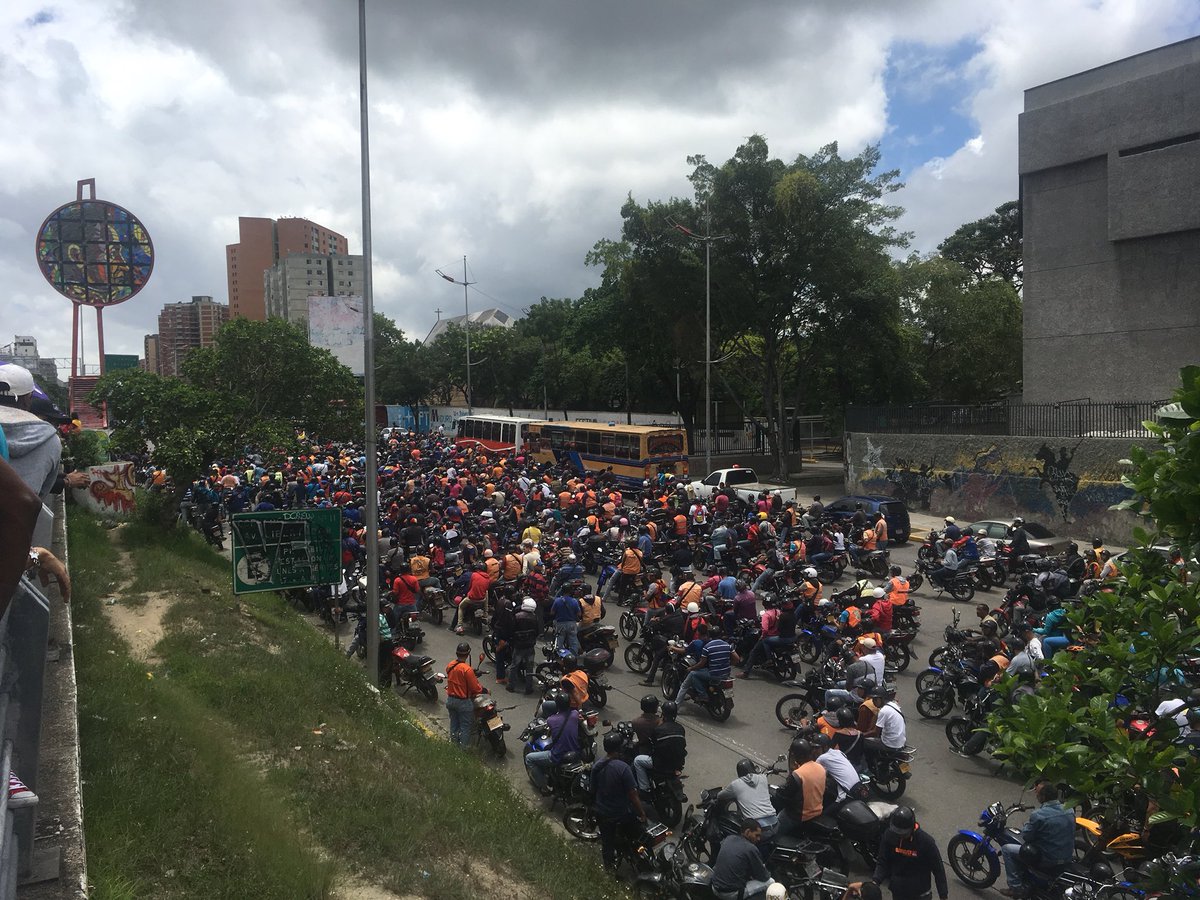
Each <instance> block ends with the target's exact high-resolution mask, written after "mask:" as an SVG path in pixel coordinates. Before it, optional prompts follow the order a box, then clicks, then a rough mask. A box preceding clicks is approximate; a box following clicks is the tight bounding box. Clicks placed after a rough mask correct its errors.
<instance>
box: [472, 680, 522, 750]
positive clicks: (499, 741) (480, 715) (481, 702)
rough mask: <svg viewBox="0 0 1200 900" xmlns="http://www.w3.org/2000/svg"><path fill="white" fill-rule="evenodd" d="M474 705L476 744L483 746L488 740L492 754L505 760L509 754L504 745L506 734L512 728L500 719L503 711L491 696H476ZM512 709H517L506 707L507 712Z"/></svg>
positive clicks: (484, 694) (485, 694)
mask: <svg viewBox="0 0 1200 900" xmlns="http://www.w3.org/2000/svg"><path fill="white" fill-rule="evenodd" d="M474 704H475V743H477V744H482V743H483V742H484V740H486V741H487V742H488V745H489V746H490V747H491V748H492V753H494V754H495V755H496V756H497V757H498V758H503V757H504V755H505V754H506V753H508V747H507V746H505V743H504V732H506V731H508V730H509V729H510V728H511V727H512V726H511V725H507V724H505V722H504V719H502V718H501V717H500V712H501V710H500V708H499V707H498V706H496V701H495V699H494V698H493V697H492V696H491V695H490V694H487V693H483V694H478V695H476V697H475V700H474ZM510 709H516V707H515V706H507V707H505V710H510Z"/></svg>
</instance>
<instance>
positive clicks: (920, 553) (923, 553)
mask: <svg viewBox="0 0 1200 900" xmlns="http://www.w3.org/2000/svg"><path fill="white" fill-rule="evenodd" d="M932 552H933V550H932V549H930V548H929V547H926V546H925V545H924V544H922V545H921V546H920V547H918V548H917V559H919V560H921V561H922V562H924V561H925V560H927V559H929V556H930V554H931V553H932Z"/></svg>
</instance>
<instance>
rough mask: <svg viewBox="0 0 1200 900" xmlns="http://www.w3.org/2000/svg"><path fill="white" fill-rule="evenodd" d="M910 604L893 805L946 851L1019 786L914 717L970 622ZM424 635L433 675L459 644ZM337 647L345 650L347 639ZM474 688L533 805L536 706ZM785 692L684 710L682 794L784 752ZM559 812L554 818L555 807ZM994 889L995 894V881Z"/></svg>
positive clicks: (626, 698)
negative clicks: (721, 715) (900, 769)
mask: <svg viewBox="0 0 1200 900" xmlns="http://www.w3.org/2000/svg"><path fill="white" fill-rule="evenodd" d="M812 490H813V491H814V492H815V493H819V494H822V496H826V497H836V496H840V494H839V492H838V486H832V485H831V486H828V487H826V488H825V489H824V490H822V488H821V487H820V486H817V487H814V488H813V489H812ZM914 527H915V526H914ZM917 546H918V543H916V542H913V543H909V544H908V545H907V546H903V547H898V548H893V552H892V558H893V560H895V561H896V562H897V564H899V565H901V566H903V567H904V570H905V571H906V572H908V571H911V569H912V566H913V562H914V560H915V557H916V549H917ZM848 582H849V576H848V575H847V576H843V578H842V580H841V582H839V583H838V584H839V586H842V585H844V584H846V583H848ZM992 594H993V595H995V594H998V590H997V589H993V590H992ZM914 596H915V597H916V599H917V600H918V602H919V603H920V604H921V608H922V627H921V633H920V634H919V635H918V636H917V638H916V640H915V641H914V648H915V651H916V654H917V658H916V659H914V661H913V663H912V664H911V665H910V667H909V669H908V671H907V672H905V673H903V674H902V675H900V676H899V682H898V683H899V700H900V703H901V706H902V708H903V709H904V711H905V717H906V719H907V722H908V742H909V744H910V745H912V746H914V747H916V748H917V758H916V760H915V761H914V763H913V777H912V779H911V780H910V781H909V783H908V790H907V792H906V794H905V795H904V798H903V800H902V801H901V802H903V803H908V804H911V805H912V806H913V807H914V808H915V809H916V811H917V814H918V817H919V819H920V821H921V824H922V827H924V828H926V829H927V830H928V831H929V833H930V834H932V835H933V836H934V837H936V838H937V840H938V843H939V845H941V846H942V848H943V851H944V848H945V846H946V842H947V841H949V839H950V838H951V837H952V836H953V835H954V833H955V831H956V830H957V829H959V828H964V827H970V828H974V826H975V823H976V821H977V817H978V815H979V811H980V810H981V809H982V808H983V807H984V806H986V805H987V804H988V803H990V802H992V801H993V800H1004V801H1006V802H1011V801H1015V800H1016V799H1017V797H1018V796H1019V795H1020V794H1021V785H1019V784H1017V783H1015V782H1014V781H1013V780H1012V779H1011V778H1009V777H1007V776H1006V775H1004V774H1000V773H999V772H998V767H997V765H996V764H995V763H992V762H990V761H988V760H987V759H986V758H984V759H963V758H961V757H958V756H955V755H953V754H952V753H950V752H949V750H948V749H947V747H948V745H947V741H946V737H945V732H944V725H945V723H944V720H931V721H928V722H926V721H922V720H921V718H920V717H919V716H918V715H917V713H916V708H915V701H916V688H915V676H916V674H917V672H919V671H920V670H921V669H922V668H923V667H924V666H925V665H926V662H925V658H926V657H927V656H928V654H929V652H930V651H931V650H932V649H933V648H934V647H936V646H937V645H938V644H939V643H940V642H941V634H942V630H943V628H944V626H945V625H947V624H949V622H950V619H951V611H952V609H953V608H954V607H958V608H960V610H961V613H962V616H963V618H964V621H965V620H967V619H972V620H973V613H972V608H973V603H972V604H964V603H956V602H955V601H953V600H950V599H949V597H948V596H947V597H946V598H945V599H936V598H935V596H934V594H933V593H932V592H931V591H930V589H929V588H927V587H924V588H922V590H921V591H919V592H917V593H916V594H915V595H914ZM981 596H983V597H986V596H987V595H981ZM618 610H619V608H618V607H614V608H613V609H610V610H609V612H608V616H607V618H606V620H605V621H606V623H608V624H614V625H615V624H616V616H617V614H618V612H617V611H618ZM447 621H449V620H448V619H447ZM422 627H423V628H425V631H426V641H425V644H424V645H423V648H422V649H423V650H424V652H426V653H428V654H429V655H431V656H433V657H434V659H436V660H437V664H438V667H439V668H442V667H444V666H445V664H446V663H447V662H448V661H449V660H451V659H453V656H454V647H455V645H456V644H457V642H458V640H459V638H457V637H456V636H455V635H454V634H452V633H451V632H450V631H449V630H448V629H445V628H436V627H433V626H431V625H429V624H428V623H427V622H426V623H423V625H422ZM468 640H471V643H472V647H473V650H474V653H475V654H476V655H478V653H479V641H478V639H477V638H476V639H472V638H470V637H468ZM342 641H343V645H344V642H345V637H343V638H342ZM488 668H489V670H490V669H492V668H493V667H491V665H490V664H488ZM639 679H640V676H638V675H634V674H633V673H631V672H629V671H627V670H626V669H625V668H624V664H623V661H622V660H621V659H620V654H619V653H618V661H617V662H616V664H615V665H614V666H613V668H612V669H611V671H610V673H609V680H610V683H612V685H613V687H614V689H613V690H612V691H610V692H609V701H608V706H607V707H606V709H605V710H604V717H605V718H607V719H609V720H611V721H613V722H615V721H618V720H620V719H632V718H634V717H635V716H636V715H637V714H638V712H639V709H638V701H639V699H640V698H641V697H642V696H643V695H645V694H646V693H648V692H650V691H651V689H648V688H646V687H643V686H642V685H640V684H639V683H638V681H639ZM482 680H483V682H484V683H485V685H487V686H488V687H490V688H491V689H493V691H495V690H497V689H498V690H499V693H498V694H497V697H498V699H499V702H500V704H501V706H502V707H507V706H515V707H516V708H515V709H512V710H510V711H506V712H505V713H504V717H505V721H506V722H509V723H511V725H512V730H511V731H510V732H509V756H508V758H507V760H505V761H503V762H500V763H496V765H499V766H501V767H502V768H503V769H504V771H505V772H506V774H507V775H509V777H510V778H511V780H512V782H513V784H514V785H515V786H516V787H517V788H518V789H519V790H521V791H522V792H524V793H526V794H527V795H528V796H530V797H531V798H533V796H534V795H533V792H532V791H531V790H530V789H529V787H528V783H527V781H526V777H525V772H524V767H523V766H522V764H521V756H520V746H519V744H518V742H517V740H516V737H517V735H518V734H519V733H520V731H521V729H522V728H523V727H524V726H525V724H526V723H527V722H528V721H529V720H530V719H531V718H532V717H533V713H534V698H531V697H525V696H524V695H522V694H509V693H507V692H505V691H504V689H503V686H497V685H496V684H495V682H494V675H487V676H484V678H483V679H482ZM786 692H787V689H785V688H782V687H780V686H779V685H778V684H777V683H775V682H774V681H772V680H771V679H770V678H769V676H768V677H764V678H758V677H756V678H754V679H751V680H748V681H747V680H738V681H737V684H736V686H735V688H734V699H735V706H734V708H733V714H732V715H731V716H730V718H729V720H728V721H726V722H720V723H719V722H714V721H713V720H712V719H711V718H709V716H708V714H707V713H706V712H704V710H702V709H700V708H699V707H697V706H695V705H694V704H685V705H684V707H682V708H681V710H680V715H679V720H680V722H682V723H683V725H684V726H685V727H686V728H687V732H688V761H687V769H686V771H687V774H688V778H687V780H686V782H685V786H686V789H687V792H688V795H689V797H690V798H693V799H694V798H697V797H698V796H699V794H700V791H701V790H702V789H703V788H705V787H713V786H717V785H724V784H727V783H729V782H730V781H731V780H732V779H733V777H734V776H735V774H736V773H735V766H736V764H737V761H738V759H740V758H741V757H743V756H749V757H751V758H753V759H756V760H758V761H760V762H764V763H769V762H770V761H772V760H773V759H774V758H775V757H776V756H778V755H779V754H780V753H783V752H784V751H785V750H786V749H787V747H788V744H789V743H790V741H791V737H792V733H791V732H789V731H786V730H785V729H783V728H781V727H780V725H779V723H778V722H777V721H776V719H775V714H774V710H775V703H776V701H777V700H778V698H779V697H780V696H781V695H782V694H783V693H786ZM409 696H410V697H412V698H413V699H412V701H411V702H412V703H413V704H414V705H415V706H418V707H419V708H421V709H422V710H423V711H424V712H426V713H427V714H429V716H430V717H431V718H432V719H434V720H435V721H436V722H440V723H441V724H442V725H443V727H446V726H448V717H447V714H446V709H445V707H444V706H443V705H442V703H441V702H439V703H438V704H437V705H436V706H435V705H434V704H432V703H428V702H425V701H422V700H421V699H420V698H419V697H416V695H415V693H410V695H409ZM535 802H540V803H544V804H545V805H546V806H547V807H548V803H547V802H546V801H542V800H540V799H537V800H535ZM559 813H560V814H561V809H560V811H559ZM947 872H948V877H949V880H950V896H951V897H954V898H967V897H976V896H978V894H976V893H975V892H973V891H971V890H969V889H968V888H966V887H965V886H964V885H962V884H961V883H960V882H958V881H957V879H955V878H954V875H953V873H951V872H949V869H947ZM999 886H1000V887H1003V882H1002V881H1001V883H1000V885H999ZM986 893H989V894H990V893H991V892H990V891H989V892H986ZM993 896H999V895H998V894H993Z"/></svg>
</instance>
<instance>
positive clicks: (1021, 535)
mask: <svg viewBox="0 0 1200 900" xmlns="http://www.w3.org/2000/svg"><path fill="white" fill-rule="evenodd" d="M1008 546H1009V549H1010V550H1012V555H1013V557H1014V558H1015V557H1018V556H1027V555H1028V554H1029V535H1028V534H1026V533H1025V520H1024V519H1022V518H1021V517H1020V516H1017V518H1015V519H1013V522H1012V525H1010V526H1009V529H1008Z"/></svg>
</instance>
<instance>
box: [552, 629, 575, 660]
mask: <svg viewBox="0 0 1200 900" xmlns="http://www.w3.org/2000/svg"><path fill="white" fill-rule="evenodd" d="M554 646H555V648H557V649H559V650H561V649H562V648H563V647H569V648H570V649H571V652H572V653H574V654H575V655H576V656H578V655H579V623H578V622H555V623H554Z"/></svg>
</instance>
